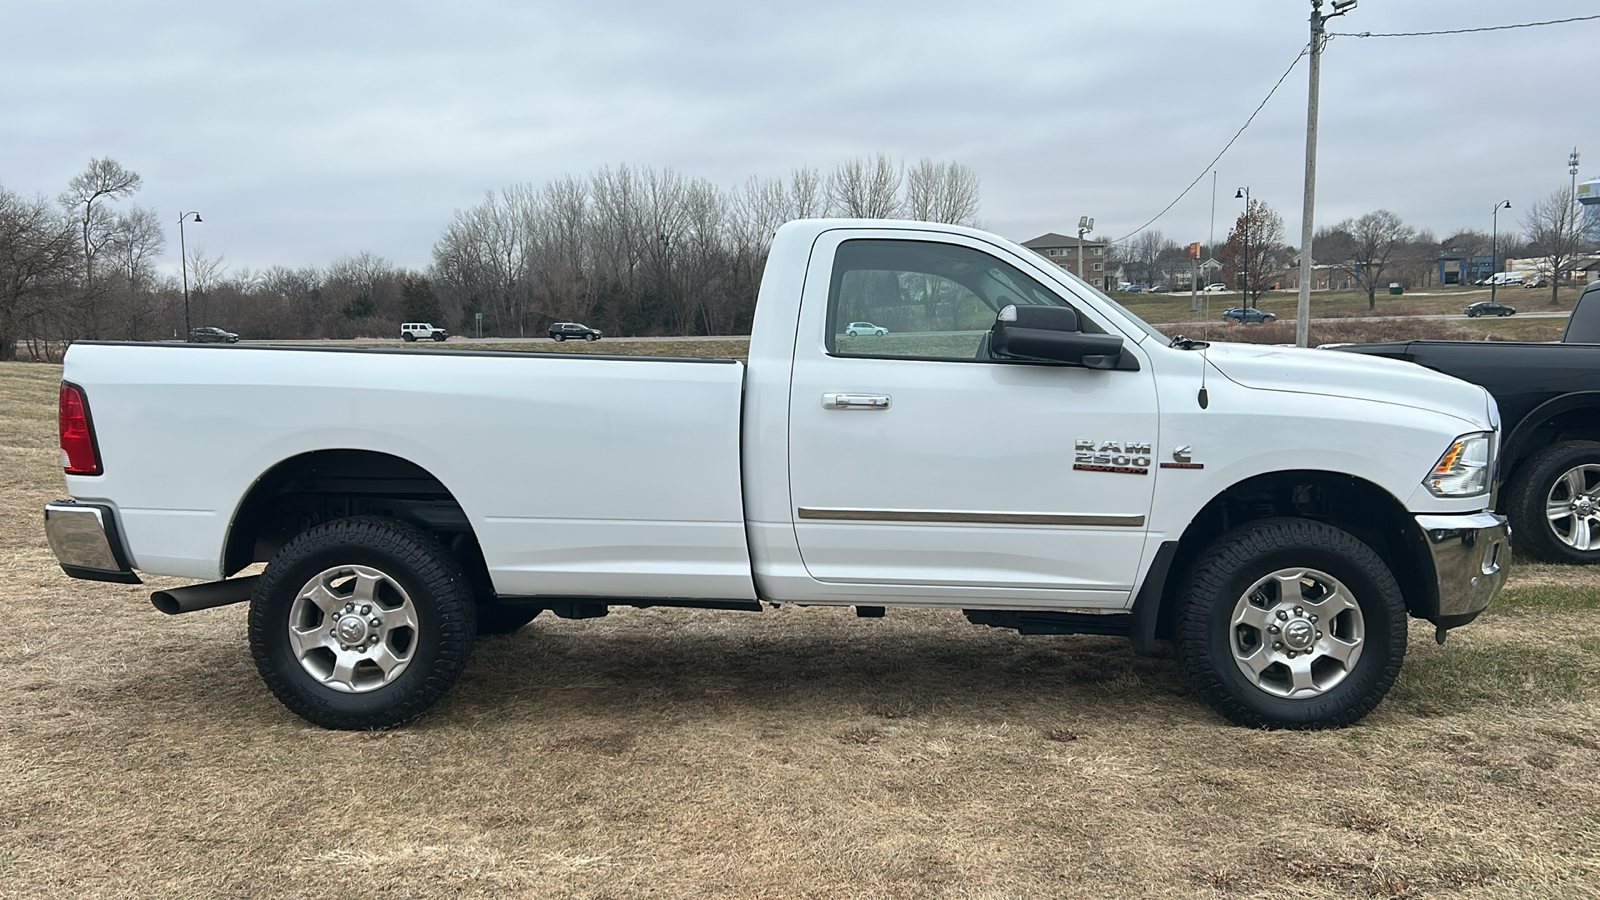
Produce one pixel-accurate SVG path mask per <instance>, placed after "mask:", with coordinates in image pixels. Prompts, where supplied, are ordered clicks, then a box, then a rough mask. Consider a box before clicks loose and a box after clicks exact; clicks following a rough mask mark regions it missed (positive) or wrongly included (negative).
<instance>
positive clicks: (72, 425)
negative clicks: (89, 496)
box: [57, 381, 103, 475]
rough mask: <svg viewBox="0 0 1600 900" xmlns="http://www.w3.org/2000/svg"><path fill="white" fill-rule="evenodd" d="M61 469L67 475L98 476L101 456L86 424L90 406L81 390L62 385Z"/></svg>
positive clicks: (91, 432) (91, 428) (92, 432)
mask: <svg viewBox="0 0 1600 900" xmlns="http://www.w3.org/2000/svg"><path fill="white" fill-rule="evenodd" d="M57 422H58V424H59V425H60V426H61V467H62V468H63V469H66V470H67V474H68V475H99V474H100V473H101V472H102V471H103V470H102V469H101V468H100V454H99V452H98V451H96V450H95V446H94V426H93V425H91V424H89V404H88V401H86V400H84V399H83V389H82V388H80V387H78V386H77V385H75V384H71V383H69V382H66V381H63V382H61V408H60V415H59V416H58V417H57Z"/></svg>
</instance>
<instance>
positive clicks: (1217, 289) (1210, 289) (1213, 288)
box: [1200, 281, 1229, 294]
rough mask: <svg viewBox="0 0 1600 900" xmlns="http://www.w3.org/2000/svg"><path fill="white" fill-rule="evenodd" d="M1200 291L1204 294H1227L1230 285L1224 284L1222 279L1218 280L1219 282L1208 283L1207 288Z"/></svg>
mask: <svg viewBox="0 0 1600 900" xmlns="http://www.w3.org/2000/svg"><path fill="white" fill-rule="evenodd" d="M1200 293H1202V294H1226V293H1229V291H1228V286H1227V285H1225V284H1223V283H1222V282H1220V281H1217V282H1213V283H1211V284H1208V285H1206V286H1205V290H1203V291H1201V292H1200Z"/></svg>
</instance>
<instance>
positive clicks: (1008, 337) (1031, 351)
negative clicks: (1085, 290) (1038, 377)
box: [989, 306, 1137, 369]
mask: <svg viewBox="0 0 1600 900" xmlns="http://www.w3.org/2000/svg"><path fill="white" fill-rule="evenodd" d="M989 346H990V348H991V352H992V354H993V355H994V356H995V357H998V358H1001V359H1027V360H1039V361H1044V362H1057V363H1067V364H1068V365H1073V366H1084V367H1086V368H1090V369H1118V368H1127V366H1125V365H1124V364H1123V353H1122V338H1121V337H1120V336H1118V335H1114V334H1085V333H1084V332H1083V330H1082V329H1081V328H1080V327H1079V325H1078V311H1077V310H1075V309H1072V308H1070V307H1065V306H1007V307H1006V308H1004V309H1002V310H1000V313H999V315H997V316H995V321H994V327H993V328H991V329H989ZM1134 368H1137V365H1135V366H1134Z"/></svg>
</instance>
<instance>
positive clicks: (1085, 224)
mask: <svg viewBox="0 0 1600 900" xmlns="http://www.w3.org/2000/svg"><path fill="white" fill-rule="evenodd" d="M1093 230H1094V219H1093V218H1092V217H1090V216H1079V217H1078V280H1079V281H1082V280H1083V236H1084V235H1085V234H1087V233H1089V232H1091V231H1093Z"/></svg>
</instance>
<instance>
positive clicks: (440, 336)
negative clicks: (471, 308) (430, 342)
mask: <svg viewBox="0 0 1600 900" xmlns="http://www.w3.org/2000/svg"><path fill="white" fill-rule="evenodd" d="M446 337H448V335H446V334H445V333H444V332H442V331H435V332H434V333H433V339H434V340H436V341H442V340H444V339H445V338H446Z"/></svg>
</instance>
